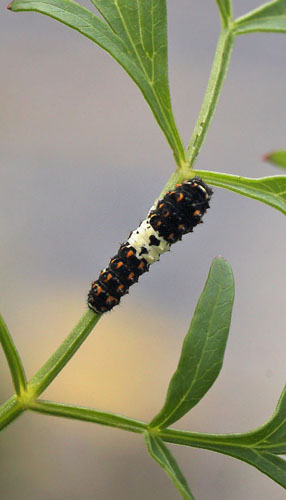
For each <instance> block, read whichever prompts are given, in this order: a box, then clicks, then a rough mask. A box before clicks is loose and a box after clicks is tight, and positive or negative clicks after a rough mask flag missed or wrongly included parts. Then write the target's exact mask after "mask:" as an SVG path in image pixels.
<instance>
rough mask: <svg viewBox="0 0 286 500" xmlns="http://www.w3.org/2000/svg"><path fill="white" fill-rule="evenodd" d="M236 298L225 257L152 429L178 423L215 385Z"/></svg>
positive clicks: (215, 268) (216, 263) (214, 271)
mask: <svg viewBox="0 0 286 500" xmlns="http://www.w3.org/2000/svg"><path fill="white" fill-rule="evenodd" d="M233 298H234V283H233V275H232V271H231V267H230V265H229V264H228V263H227V262H226V261H225V260H224V259H223V258H216V259H214V260H213V263H212V265H211V268H210V271H209V275H208V279H207V281H206V284H205V287H204V290H203V292H202V294H201V296H200V299H199V301H198V304H197V307H196V310H195V313H194V316H193V319H192V322H191V325H190V328H189V331H188V333H187V335H186V337H185V340H184V344H183V349H182V353H181V357H180V361H179V364H178V367H177V370H176V371H175V373H174V375H173V377H172V380H171V382H170V385H169V389H168V393H167V398H166V402H165V404H164V406H163V408H162V410H161V411H160V412H159V414H158V415H157V416H156V417H155V418H154V419H153V420H152V422H151V424H150V427H159V428H163V427H167V426H169V425H171V424H172V423H173V422H176V420H178V419H179V418H181V417H182V416H183V415H185V414H186V413H187V412H188V411H189V410H190V409H191V408H193V407H194V406H195V405H196V404H197V403H198V402H199V401H200V400H201V399H202V397H203V396H204V395H205V394H206V392H207V391H208V390H209V388H210V387H211V386H212V385H213V383H214V381H215V380H216V378H217V376H218V374H219V372H220V370H221V367H222V362H223V356H224V351H225V346H226V341H227V337H228V332H229V327H230V320H231V312H232V305H233Z"/></svg>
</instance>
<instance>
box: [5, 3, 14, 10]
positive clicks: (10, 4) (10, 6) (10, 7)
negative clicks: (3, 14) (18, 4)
mask: <svg viewBox="0 0 286 500" xmlns="http://www.w3.org/2000/svg"><path fill="white" fill-rule="evenodd" d="M12 3H13V2H10V3H8V5H7V7H6V9H8V10H12Z"/></svg>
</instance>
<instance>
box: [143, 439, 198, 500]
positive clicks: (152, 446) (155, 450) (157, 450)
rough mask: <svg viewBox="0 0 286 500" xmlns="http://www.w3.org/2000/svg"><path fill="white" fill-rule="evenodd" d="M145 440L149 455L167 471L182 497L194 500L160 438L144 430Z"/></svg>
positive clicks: (186, 499) (174, 461)
mask: <svg viewBox="0 0 286 500" xmlns="http://www.w3.org/2000/svg"><path fill="white" fill-rule="evenodd" d="M145 440H146V445H147V450H148V451H149V453H150V455H151V457H152V458H154V460H156V462H158V464H159V465H160V466H161V467H162V468H163V469H164V470H165V471H166V472H167V474H168V476H169V477H170V479H171V481H173V484H174V485H175V487H176V488H177V490H178V491H179V492H180V493H181V495H182V498H184V499H185V500H194V497H193V496H192V494H191V492H190V489H189V486H188V483H187V481H186V479H185V477H184V476H183V474H182V472H181V470H180V469H179V466H178V464H177V462H176V460H175V459H174V457H173V455H172V454H171V452H170V450H169V449H168V448H167V446H166V445H165V444H164V443H163V441H162V439H160V438H159V437H157V436H154V435H152V434H150V433H149V432H145Z"/></svg>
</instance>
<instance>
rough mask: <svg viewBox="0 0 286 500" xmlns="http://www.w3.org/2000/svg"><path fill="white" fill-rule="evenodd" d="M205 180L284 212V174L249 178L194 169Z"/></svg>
mask: <svg viewBox="0 0 286 500" xmlns="http://www.w3.org/2000/svg"><path fill="white" fill-rule="evenodd" d="M195 172H196V174H197V175H199V176H200V177H203V179H204V180H205V182H209V183H210V184H212V185H213V186H218V187H221V188H224V189H229V190H230V191H234V192H235V193H239V194H241V195H242V196H248V197H249V198H254V199H255V200H258V201H262V202H263V203H266V204H267V205H270V206H271V207H273V208H276V209H277V210H280V212H282V213H283V214H286V175H275V176H273V177H260V178H259V179H250V178H249V177H240V176H239V175H231V174H222V173H219V172H209V171H207V170H195Z"/></svg>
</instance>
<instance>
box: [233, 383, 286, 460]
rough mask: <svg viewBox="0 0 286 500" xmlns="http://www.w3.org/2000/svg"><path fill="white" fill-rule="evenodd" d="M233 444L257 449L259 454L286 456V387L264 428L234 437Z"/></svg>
mask: <svg viewBox="0 0 286 500" xmlns="http://www.w3.org/2000/svg"><path fill="white" fill-rule="evenodd" d="M231 441H232V443H233V444H239V445H244V446H247V447H250V446H251V447H253V448H256V449H257V450H258V451H259V452H260V451H263V452H264V451H265V452H267V453H274V454H276V455H277V454H278V455H286V386H285V387H284V390H283V392H282V394H281V397H280V399H279V402H278V404H277V407H276V410H275V412H274V414H273V415H272V417H271V418H270V419H269V420H268V422H266V424H264V425H263V426H262V427H259V428H258V429H255V430H253V431H251V432H248V433H246V434H237V435H235V434H234V435H233V436H232V440H231Z"/></svg>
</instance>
